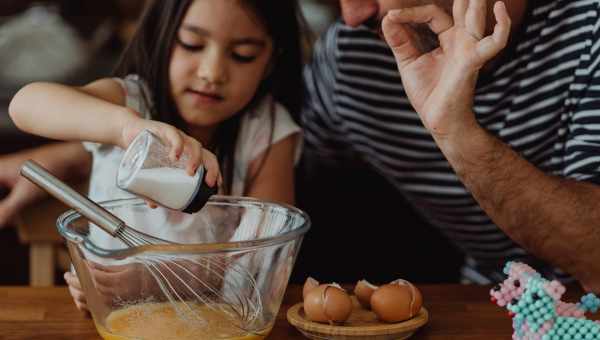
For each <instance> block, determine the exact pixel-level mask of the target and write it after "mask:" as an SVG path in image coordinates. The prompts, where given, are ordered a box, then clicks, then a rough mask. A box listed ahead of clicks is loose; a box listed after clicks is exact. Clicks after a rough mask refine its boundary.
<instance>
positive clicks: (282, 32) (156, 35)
mask: <svg viewBox="0 0 600 340" xmlns="http://www.w3.org/2000/svg"><path fill="white" fill-rule="evenodd" d="M192 1H193V0H153V1H151V2H150V3H149V4H148V6H147V7H146V9H145V11H144V13H143V15H142V17H141V19H140V22H139V24H138V28H137V31H136V33H135V34H134V36H133V38H132V40H131V42H130V43H129V45H128V46H127V48H126V49H125V52H124V54H123V56H122V57H121V60H120V62H119V64H118V65H117V68H116V70H115V76H117V77H125V76H126V75H129V74H137V75H138V76H140V77H141V78H142V79H143V80H144V81H145V82H146V84H147V86H148V88H149V92H150V93H148V94H145V96H147V97H145V98H144V99H145V101H146V103H148V104H150V103H151V104H152V105H148V107H151V108H152V109H151V114H152V117H153V119H157V120H160V121H163V122H166V123H170V124H173V125H175V126H176V127H178V128H180V129H181V130H183V131H186V125H185V122H184V121H183V120H182V118H181V115H180V114H179V112H178V109H177V106H176V105H175V101H174V99H173V98H172V96H171V88H170V82H169V64H170V59H171V55H172V52H173V45H174V44H175V41H176V37H177V32H178V30H179V26H180V25H181V22H182V20H183V18H184V16H185V14H186V12H187V10H188V8H189V7H190V5H191V3H192ZM216 1H222V0H216ZM238 1H239V2H240V4H241V5H242V6H244V7H246V8H247V9H249V10H250V11H252V12H253V13H254V14H255V15H256V17H258V19H259V20H260V24H262V25H263V26H264V28H265V29H266V31H267V33H268V34H269V36H270V37H271V38H272V40H273V51H274V56H273V58H272V65H271V71H270V73H269V75H268V77H267V78H266V79H265V80H263V81H262V83H261V85H260V86H259V88H258V90H257V92H256V94H255V96H254V98H253V99H252V100H251V101H250V103H248V105H247V106H246V107H245V108H244V109H243V111H242V112H247V111H251V110H252V109H254V108H255V106H256V105H258V104H259V103H260V102H261V100H262V99H263V98H264V97H265V96H266V95H267V94H271V95H272V96H273V98H274V100H275V101H277V102H279V103H281V104H282V105H283V106H285V108H286V109H287V110H288V111H289V112H290V114H291V115H292V117H293V118H294V120H295V121H296V122H298V121H299V119H298V115H299V113H300V108H301V105H302V100H303V96H304V93H303V91H302V89H303V88H304V87H303V86H302V65H303V52H302V51H303V47H304V46H305V45H304V44H305V43H306V42H305V41H303V37H304V38H307V37H308V35H307V34H308V30H307V28H306V24H305V21H304V19H303V17H302V14H301V12H300V10H299V7H298V3H297V1H296V0H276V1H265V0H238ZM272 111H273V110H272ZM271 114H272V119H271V121H272V122H273V121H274V117H273V112H271ZM240 120H241V115H239V114H236V115H234V116H232V117H231V118H229V119H228V120H226V121H224V122H222V123H221V124H220V125H219V128H218V129H217V132H216V134H215V137H214V140H213V141H212V142H211V145H207V146H205V147H207V148H209V149H210V150H211V151H213V152H215V153H216V154H217V157H218V159H219V163H220V166H221V171H222V173H223V175H224V176H223V177H224V178H223V179H224V188H225V192H226V193H228V194H229V193H231V187H232V180H233V171H234V164H233V162H234V153H235V147H236V144H237V139H238V134H239V128H240ZM272 130H273V124H272V126H271V131H272ZM267 152H268V151H267ZM265 158H266V157H263V161H264V159H265Z"/></svg>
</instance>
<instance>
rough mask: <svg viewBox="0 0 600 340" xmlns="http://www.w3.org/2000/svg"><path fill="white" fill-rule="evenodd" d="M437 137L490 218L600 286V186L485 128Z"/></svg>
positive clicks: (553, 260)
mask: <svg viewBox="0 0 600 340" xmlns="http://www.w3.org/2000/svg"><path fill="white" fill-rule="evenodd" d="M436 141H437V143H438V145H439V146H440V148H441V150H442V151H443V152H444V154H445V156H446V158H447V159H448V161H449V162H450V164H451V165H452V167H453V168H454V170H455V171H456V173H457V174H458V176H459V178H460V179H461V180H462V182H463V183H464V184H465V186H466V187H467V189H468V190H469V191H470V192H471V193H472V195H473V197H474V198H475V199H476V200H477V202H478V203H479V205H480V206H481V207H482V208H483V209H484V210H485V212H486V213H487V214H488V216H490V218H491V219H492V220H493V221H494V222H495V223H496V224H497V225H498V226H499V227H500V228H501V229H502V230H504V232H506V234H507V235H509V236H510V237H511V238H512V239H513V240H515V241H516V242H517V243H519V244H521V245H522V246H523V247H524V248H525V249H527V250H528V251H529V252H531V253H533V254H535V255H536V256H538V257H540V258H542V259H544V260H546V261H549V262H551V263H554V264H555V265H558V266H559V267H561V268H562V269H564V270H566V271H569V272H570V273H572V274H573V275H575V276H576V277H577V279H579V280H580V281H581V282H582V283H583V284H584V285H585V286H586V287H587V288H588V289H591V290H594V291H596V292H600V203H599V202H600V188H599V187H597V186H595V185H592V184H588V183H581V182H576V181H573V180H567V179H564V178H560V177H556V176H551V175H547V174H545V173H543V172H542V171H540V170H539V169H538V168H536V167H535V166H534V165H532V164H531V163H529V162H528V161H527V160H525V159H524V158H522V157H521V156H519V155H518V154H517V153H516V152H515V151H514V150H512V149H511V148H510V147H509V146H508V145H506V144H505V143H503V142H502V141H500V140H499V139H497V138H496V137H494V136H492V135H490V134H489V133H488V132H487V131H485V130H484V129H482V128H477V129H475V130H474V131H472V133H469V134H468V135H463V136H457V137H436Z"/></svg>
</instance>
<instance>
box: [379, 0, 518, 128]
mask: <svg viewBox="0 0 600 340" xmlns="http://www.w3.org/2000/svg"><path fill="white" fill-rule="evenodd" d="M486 14H487V0H455V1H454V8H453V17H454V18H452V17H450V15H448V14H447V13H446V12H445V11H444V10H443V9H441V8H440V7H437V6H435V5H426V6H419V7H412V8H405V9H398V10H393V11H390V12H389V13H388V14H387V15H386V17H385V18H384V20H383V24H382V25H383V27H382V28H383V33H384V36H385V39H386V41H387V43H388V45H389V46H390V47H391V48H392V51H393V52H394V56H395V57H396V62H397V63H398V69H399V71H400V75H401V77H402V83H403V85H404V88H405V91H406V93H407V96H408V98H409V100H410V102H411V104H412V105H413V107H414V108H415V110H416V111H417V112H418V113H419V115H420V117H421V120H422V121H423V124H424V125H425V127H427V129H428V130H429V131H430V132H431V133H432V134H433V135H434V137H444V136H447V135H453V134H457V133H461V132H462V131H464V130H465V128H469V127H473V126H477V121H476V120H475V116H474V114H473V96H474V91H475V85H476V82H477V76H478V73H479V70H480V69H481V68H482V67H483V66H484V65H485V64H486V63H487V62H488V61H490V60H491V59H492V58H493V57H495V56H496V55H497V54H498V53H499V52H500V51H501V50H502V49H503V48H504V47H505V46H506V44H507V41H508V37H509V33H510V25H511V21H510V18H509V16H508V12H507V9H506V6H505V5H504V3H503V2H501V1H498V2H496V4H495V6H494V15H495V17H496V21H497V24H496V26H495V27H494V31H493V34H492V35H490V36H487V37H486V36H484V35H485V27H486V21H485V20H486ZM424 23H427V24H428V25H429V27H430V28H431V30H432V31H433V32H434V33H436V34H437V35H438V38H439V41H440V47H439V48H437V49H435V50H433V51H431V52H429V53H425V54H424V53H422V52H420V51H419V49H418V48H417V45H416V44H415V41H414V37H415V34H414V32H413V30H412V29H411V28H410V26H409V24H424Z"/></svg>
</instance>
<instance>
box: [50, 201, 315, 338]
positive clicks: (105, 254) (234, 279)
mask: <svg viewBox="0 0 600 340" xmlns="http://www.w3.org/2000/svg"><path fill="white" fill-rule="evenodd" d="M101 205H102V206H103V207H104V208H106V209H107V210H109V211H110V212H111V213H113V214H114V215H116V216H117V217H119V218H120V219H122V220H123V221H125V223H127V225H128V226H130V227H132V228H135V229H136V230H139V231H142V232H145V233H148V234H149V235H152V236H154V237H155V238H149V240H150V241H151V242H152V244H150V245H143V246H139V247H127V246H126V245H125V244H124V243H123V242H121V241H119V240H118V239H116V238H113V237H111V236H109V235H107V234H105V233H104V232H103V231H101V230H100V229H99V228H98V227H97V226H95V225H94V224H93V223H91V222H89V221H88V220H87V219H85V218H84V217H82V216H81V215H80V214H79V213H77V212H75V211H68V212H66V213H65V214H63V215H62V216H61V217H59V219H58V222H57V226H58V229H59V232H60V234H61V235H62V236H63V237H64V238H65V239H66V240H67V246H68V249H69V253H70V255H71V259H72V261H73V264H74V268H75V270H76V272H77V276H78V277H79V281H80V282H81V285H82V288H83V291H84V293H85V296H86V300H87V306H88V309H89V310H90V312H91V314H92V317H93V319H94V323H95V324H96V327H97V329H98V332H99V333H100V335H101V336H102V337H103V338H104V339H161V340H165V339H238V340H242V339H243V340H248V339H263V338H264V337H266V336H267V335H268V333H269V332H270V330H271V329H272V327H273V324H274V322H275V318H276V316H277V313H278V311H279V307H280V305H281V301H282V299H283V295H284V292H285V289H286V287H287V284H288V280H289V277H290V274H291V272H292V268H293V265H294V262H295V260H296V256H297V254H298V250H299V248H300V244H301V242H302V238H303V236H304V234H305V233H306V232H307V231H308V229H309V228H310V220H309V218H308V216H307V215H306V214H305V213H304V212H302V211H300V210H298V209H296V208H293V207H290V206H286V205H280V204H275V203H268V202H263V201H258V200H254V199H250V198H241V197H224V196H213V198H211V200H210V201H209V202H208V204H207V205H206V206H205V207H204V208H203V209H202V210H201V211H200V212H198V213H196V214H193V215H189V214H184V213H181V212H178V211H173V210H168V209H164V208H157V209H151V208H149V207H148V206H147V205H146V204H145V202H144V201H143V200H140V199H125V200H115V201H109V202H104V203H101Z"/></svg>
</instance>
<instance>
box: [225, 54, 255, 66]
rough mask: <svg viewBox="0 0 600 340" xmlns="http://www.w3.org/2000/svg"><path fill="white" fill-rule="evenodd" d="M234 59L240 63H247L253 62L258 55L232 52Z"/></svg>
mask: <svg viewBox="0 0 600 340" xmlns="http://www.w3.org/2000/svg"><path fill="white" fill-rule="evenodd" d="M231 56H232V58H233V60H235V61H237V62H238V63H243V64H247V63H251V62H253V61H254V60H255V59H256V57H255V56H246V55H242V54H239V53H235V52H234V53H232V54H231Z"/></svg>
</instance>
